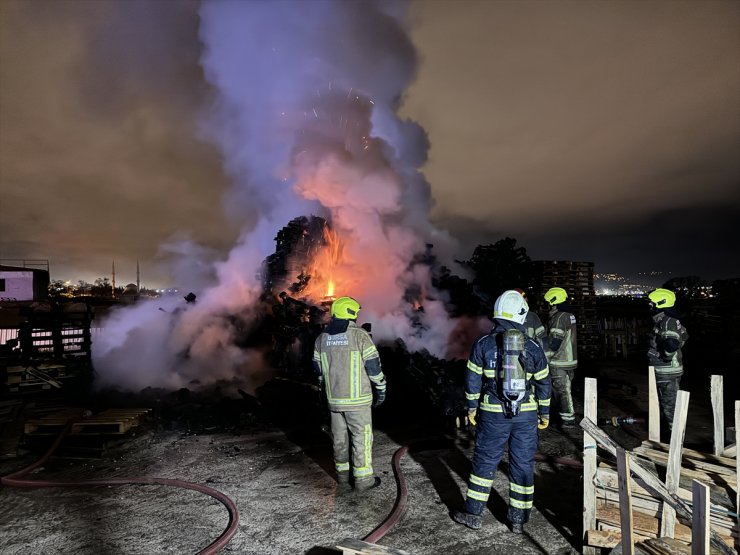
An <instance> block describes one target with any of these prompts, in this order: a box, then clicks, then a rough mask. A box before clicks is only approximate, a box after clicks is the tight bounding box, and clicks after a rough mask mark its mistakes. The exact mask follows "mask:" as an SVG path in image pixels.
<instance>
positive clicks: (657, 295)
mask: <svg viewBox="0 0 740 555" xmlns="http://www.w3.org/2000/svg"><path fill="white" fill-rule="evenodd" d="M648 299H650V302H651V303H653V304H654V305H655V306H656V307H657V308H670V307H672V306H673V305H674V304H676V294H675V293H674V292H673V291H671V290H670V289H654V290H653V291H650V293H649V294H648Z"/></svg>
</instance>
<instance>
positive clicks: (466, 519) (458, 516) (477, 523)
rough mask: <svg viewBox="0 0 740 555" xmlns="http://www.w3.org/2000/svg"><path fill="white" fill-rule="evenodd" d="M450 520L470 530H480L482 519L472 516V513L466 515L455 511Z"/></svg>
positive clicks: (478, 516)
mask: <svg viewBox="0 0 740 555" xmlns="http://www.w3.org/2000/svg"><path fill="white" fill-rule="evenodd" d="M452 520H454V521H455V522H457V523H458V524H463V525H465V526H467V527H468V528H470V529H471V530H480V527H481V525H482V524H483V517H482V516H481V515H474V514H472V513H466V512H465V511H455V512H453V513H452Z"/></svg>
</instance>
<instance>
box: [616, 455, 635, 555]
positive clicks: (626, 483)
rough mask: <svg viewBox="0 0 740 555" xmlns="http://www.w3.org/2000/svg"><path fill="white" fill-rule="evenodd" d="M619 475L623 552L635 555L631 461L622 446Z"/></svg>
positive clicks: (618, 459)
mask: <svg viewBox="0 0 740 555" xmlns="http://www.w3.org/2000/svg"><path fill="white" fill-rule="evenodd" d="M617 475H618V476H619V517H620V520H619V522H620V527H621V529H622V553H624V555H635V539H634V537H633V536H632V496H631V490H630V461H629V459H628V458H627V454H626V453H625V451H624V449H622V448H621V447H619V448H617Z"/></svg>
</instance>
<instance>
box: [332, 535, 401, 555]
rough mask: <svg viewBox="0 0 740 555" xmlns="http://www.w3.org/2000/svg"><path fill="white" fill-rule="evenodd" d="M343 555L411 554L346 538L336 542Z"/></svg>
mask: <svg viewBox="0 0 740 555" xmlns="http://www.w3.org/2000/svg"><path fill="white" fill-rule="evenodd" d="M336 547H337V549H339V550H341V552H342V554H343V555H411V554H410V553H409V552H408V551H403V550H401V549H393V548H392V547H386V546H384V545H378V544H375V543H367V542H364V541H362V540H353V539H352V538H347V539H344V540H342V543H339V544H337V546H336Z"/></svg>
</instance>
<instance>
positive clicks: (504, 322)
mask: <svg viewBox="0 0 740 555" xmlns="http://www.w3.org/2000/svg"><path fill="white" fill-rule="evenodd" d="M528 311H529V306H528V305H527V302H526V301H525V300H524V297H522V295H520V294H519V293H517V292H516V291H514V290H509V291H505V292H504V293H503V294H502V295H501V296H500V297H499V298H498V299H496V303H495V304H494V309H493V317H494V327H493V329H492V330H491V332H490V333H488V334H487V335H484V336H482V337H481V338H480V339H478V341H477V342H476V343H475V344H474V345H473V348H472V351H471V353H470V358H469V360H468V369H467V372H466V383H465V396H466V398H467V403H468V419H469V420H470V422H471V423H472V424H474V425H475V426H476V427H477V432H476V436H475V450H474V452H473V465H472V470H471V473H470V477H469V479H468V490H467V493H466V496H465V505H464V507H463V510H461V511H454V512H453V513H452V519H453V520H454V521H455V522H457V523H459V524H464V525H465V526H467V527H468V528H472V529H473V530H477V529H479V528H480V527H481V524H482V520H483V517H482V513H483V509H484V508H485V506H486V503H487V502H488V497H489V495H490V493H491V488H492V486H493V477H494V475H495V473H496V467H497V466H498V463H499V461H500V460H501V457H502V456H503V454H504V448H505V447H506V445H508V446H509V469H510V470H509V510H508V518H509V523H510V524H511V530H512V532H514V533H515V534H521V533H522V532H523V527H524V524H525V523H526V522H527V521H528V520H529V514H530V512H531V510H532V500H533V498H534V455H535V452H536V451H537V443H538V441H537V429H538V428H539V429H541V430H542V429H545V428H547V426H548V424H549V422H550V420H549V418H550V417H549V414H550V374H549V369H548V366H547V359H546V358H545V353H544V351H543V350H542V348H541V347H540V346H539V345H538V344H537V342H536V341H534V340H533V339H531V338H528V337H526V335H525V334H524V325H523V324H524V320H525V318H526V316H527V312H528Z"/></svg>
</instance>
